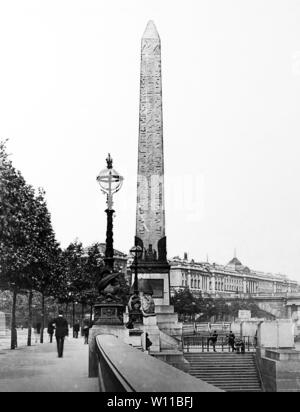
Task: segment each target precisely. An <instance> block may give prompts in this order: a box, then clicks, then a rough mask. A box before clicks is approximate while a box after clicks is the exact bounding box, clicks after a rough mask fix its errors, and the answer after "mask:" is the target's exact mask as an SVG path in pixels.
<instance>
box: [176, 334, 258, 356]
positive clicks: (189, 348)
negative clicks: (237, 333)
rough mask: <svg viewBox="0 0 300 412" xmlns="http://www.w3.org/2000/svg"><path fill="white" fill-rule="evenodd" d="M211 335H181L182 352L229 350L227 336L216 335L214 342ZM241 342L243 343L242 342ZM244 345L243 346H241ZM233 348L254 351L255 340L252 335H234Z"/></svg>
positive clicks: (238, 350)
mask: <svg viewBox="0 0 300 412" xmlns="http://www.w3.org/2000/svg"><path fill="white" fill-rule="evenodd" d="M211 337H212V336H211V335H207V336H197V335H196V336H183V339H182V348H183V351H184V352H212V351H214V349H215V350H216V351H221V352H231V351H232V346H231V345H230V344H229V341H228V337H227V336H218V339H217V341H216V342H215V344H213V343H212V340H211ZM242 342H243V344H242ZM243 346H244V348H243ZM234 350H235V351H236V352H241V353H242V352H254V351H255V350H256V345H255V340H254V338H253V337H252V336H242V337H236V340H235V344H234Z"/></svg>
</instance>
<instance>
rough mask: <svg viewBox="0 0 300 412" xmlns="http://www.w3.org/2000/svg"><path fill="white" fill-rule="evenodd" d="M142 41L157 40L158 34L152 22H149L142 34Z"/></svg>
mask: <svg viewBox="0 0 300 412" xmlns="http://www.w3.org/2000/svg"><path fill="white" fill-rule="evenodd" d="M142 38H143V39H159V34H158V31H157V29H156V26H155V24H154V22H153V20H149V21H148V24H147V27H146V29H145V31H144V34H143V37H142Z"/></svg>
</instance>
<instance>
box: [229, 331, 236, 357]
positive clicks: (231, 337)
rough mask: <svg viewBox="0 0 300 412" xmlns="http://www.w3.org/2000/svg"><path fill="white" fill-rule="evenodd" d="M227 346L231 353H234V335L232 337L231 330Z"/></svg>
mask: <svg viewBox="0 0 300 412" xmlns="http://www.w3.org/2000/svg"><path fill="white" fill-rule="evenodd" d="M228 344H229V346H230V348H231V350H232V352H234V351H235V335H234V333H233V332H232V330H231V331H230V333H229V337H228Z"/></svg>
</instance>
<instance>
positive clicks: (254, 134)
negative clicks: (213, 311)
mask: <svg viewBox="0 0 300 412" xmlns="http://www.w3.org/2000/svg"><path fill="white" fill-rule="evenodd" d="M149 19H153V20H154V22H155V24H156V26H157V29H158V31H159V34H160V37H161V41H162V76H163V77H162V82H163V112H164V150H165V185H166V208H167V210H166V233H167V239H168V240H167V242H168V243H167V246H168V257H169V258H171V257H173V256H175V255H181V256H182V255H183V253H184V252H188V254H189V257H191V258H194V259H195V260H197V261H202V260H206V256H207V254H208V258H209V261H211V262H217V263H220V264H225V263H227V262H228V261H229V260H230V259H231V258H232V257H233V253H234V248H236V249H237V256H238V257H239V259H240V260H241V261H242V263H243V264H245V265H248V266H249V267H250V268H252V269H257V270H262V271H268V272H275V273H285V274H287V275H288V276H290V277H291V278H294V279H297V280H299V281H300V259H299V256H300V185H299V176H300V162H299V155H300V153H299V151H300V144H299V139H300V116H299V111H300V24H299V22H300V2H299V1H297V0H295V1H293V0H281V1H278V0H265V1H264V0H248V1H245V0H243V1H241V0H236V1H229V0H213V1H212V0H207V1H204V0H203V1H202V0H194V1H193V0H182V1H179V0H178V1H176V0H163V1H161V0H159V1H156V0H151V1H149V0H147V1H144V0H126V1H125V0H115V1H105V0H102V1H100V0H95V1H93V0H80V1H76V0H69V1H68V0H57V1H56V0H51V1H38V0H36V1H33V0H18V1H17V0H0V59H1V64H0V138H1V139H5V138H8V139H9V143H8V149H9V152H10V153H12V156H11V159H12V160H13V163H14V165H15V166H16V167H17V168H18V169H20V170H21V172H22V173H23V175H24V177H25V179H26V180H27V182H28V183H30V184H32V185H33V186H35V187H38V186H42V187H43V188H44V189H45V190H46V193H47V201H48V206H49V210H50V212H51V214H52V221H53V226H54V229H55V231H56V234H57V239H58V240H59V241H60V242H61V244H62V246H63V247H65V246H66V245H67V244H68V243H69V242H71V241H73V240H74V239H75V238H79V239H80V240H81V241H82V242H83V243H84V245H89V244H91V243H92V242H95V241H100V242H104V241H105V229H106V215H105V213H104V209H105V197H104V195H103V194H102V193H101V192H100V190H99V187H98V185H97V182H96V176H97V174H98V172H99V171H100V170H101V169H102V168H103V167H105V158H106V156H107V153H108V152H110V153H111V155H112V157H113V160H114V165H115V168H116V169H117V170H118V171H119V172H120V173H121V174H122V175H123V176H124V178H125V180H124V185H123V188H122V190H121V191H120V192H119V193H117V194H116V195H115V198H114V199H115V208H116V211H117V212H116V218H115V221H114V234H115V236H114V238H115V247H116V248H117V249H119V250H122V251H124V252H127V251H128V249H129V248H130V247H131V246H132V244H133V241H134V234H135V202H136V170H137V144H138V110H139V69H140V41H141V36H142V34H143V31H144V29H145V26H146V24H147V22H148V20H149Z"/></svg>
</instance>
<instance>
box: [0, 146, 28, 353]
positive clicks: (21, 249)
mask: <svg viewBox="0 0 300 412" xmlns="http://www.w3.org/2000/svg"><path fill="white" fill-rule="evenodd" d="M0 183H1V185H0V199H1V203H0V273H1V283H2V284H5V285H6V287H7V288H8V289H10V290H12V291H13V304H12V320H11V349H15V347H16V346H17V336H16V302H17V294H18V293H19V292H20V291H21V290H22V289H23V288H24V287H26V286H27V277H26V270H27V268H28V266H29V265H30V264H31V262H32V254H31V240H32V239H31V234H32V230H33V229H34V213H33V211H34V190H33V188H32V187H31V186H29V185H27V184H26V182H25V180H24V178H23V176H22V175H21V173H20V172H19V171H17V170H16V169H15V168H14V167H13V165H12V162H11V161H10V160H9V159H8V155H7V152H6V145H5V142H1V143H0Z"/></svg>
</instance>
